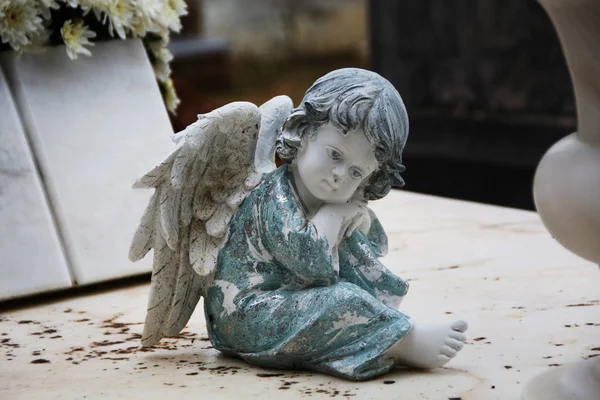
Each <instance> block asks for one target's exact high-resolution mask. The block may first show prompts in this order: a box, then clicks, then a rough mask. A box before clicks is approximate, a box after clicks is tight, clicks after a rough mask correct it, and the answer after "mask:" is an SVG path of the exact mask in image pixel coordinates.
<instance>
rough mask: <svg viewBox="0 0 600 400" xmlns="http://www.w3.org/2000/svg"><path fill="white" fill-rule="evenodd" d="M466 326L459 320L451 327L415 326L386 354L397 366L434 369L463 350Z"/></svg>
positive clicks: (442, 325)
mask: <svg viewBox="0 0 600 400" xmlns="http://www.w3.org/2000/svg"><path fill="white" fill-rule="evenodd" d="M467 328H468V325H467V323H466V322H465V321H462V320H459V321H455V322H453V323H451V324H447V323H445V324H414V325H413V328H412V329H411V330H410V332H409V333H408V334H407V335H406V336H405V337H404V338H402V339H401V340H400V341H398V342H397V343H396V344H394V345H393V346H392V347H391V348H390V349H389V350H388V351H387V353H386V355H387V356H388V357H392V358H393V359H394V360H395V362H396V364H397V365H403V366H407V367H415V368H427V369H429V368H437V367H441V366H442V365H445V364H446V363H447V362H448V361H450V360H451V359H453V358H454V357H455V356H456V354H457V353H458V352H459V351H460V350H461V349H462V348H463V346H464V344H465V341H466V337H465V335H464V332H465V331H466V330H467Z"/></svg>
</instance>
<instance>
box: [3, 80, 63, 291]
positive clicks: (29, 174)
mask: <svg viewBox="0 0 600 400" xmlns="http://www.w3.org/2000/svg"><path fill="white" fill-rule="evenodd" d="M69 286H71V277H70V276H69V269H68V267H67V263H66V262H65V258H64V256H63V252H62V249H61V245H60V242H59V240H58V236H57V234H56V231H55V227H54V223H53V221H52V216H51V214H50V210H49V208H48V205H47V203H46V197H45V194H44V189H43V187H42V184H41V182H40V178H39V176H38V174H37V171H36V168H35V163H34V160H33V157H32V155H31V152H30V150H29V146H28V144H27V140H26V138H25V133H24V131H23V126H22V125H21V120H20V118H19V115H18V113H17V109H16V107H15V104H14V102H13V99H12V97H11V95H10V91H9V90H8V86H7V82H6V79H5V77H4V74H3V73H2V70H0V299H8V298H12V297H17V296H23V295H27V294H31V293H36V292H42V291H46V290H53V289H60V288H66V287H69Z"/></svg>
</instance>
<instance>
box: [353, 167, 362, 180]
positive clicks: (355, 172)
mask: <svg viewBox="0 0 600 400" xmlns="http://www.w3.org/2000/svg"><path fill="white" fill-rule="evenodd" d="M350 175H351V176H352V178H354V179H362V177H363V175H362V172H360V170H359V169H358V168H351V169H350Z"/></svg>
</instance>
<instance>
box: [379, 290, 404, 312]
mask: <svg viewBox="0 0 600 400" xmlns="http://www.w3.org/2000/svg"><path fill="white" fill-rule="evenodd" d="M375 294H376V296H377V298H378V299H379V300H380V301H381V302H382V303H383V304H385V305H386V306H388V307H390V308H393V309H396V310H397V309H398V307H399V306H400V303H401V302H402V300H403V299H404V296H397V295H393V294H389V293H388V292H384V291H383V290H377V291H376V292H375Z"/></svg>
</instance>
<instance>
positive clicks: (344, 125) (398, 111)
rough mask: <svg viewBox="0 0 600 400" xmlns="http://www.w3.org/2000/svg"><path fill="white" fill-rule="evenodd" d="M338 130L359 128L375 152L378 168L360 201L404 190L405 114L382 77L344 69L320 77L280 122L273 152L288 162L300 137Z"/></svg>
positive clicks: (394, 91) (353, 69)
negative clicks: (324, 128) (325, 128)
mask: <svg viewBox="0 0 600 400" xmlns="http://www.w3.org/2000/svg"><path fill="white" fill-rule="evenodd" d="M328 122H329V123H331V124H332V125H333V126H334V127H336V128H337V129H339V130H340V132H342V133H344V134H346V133H347V132H348V131H353V130H357V129H362V130H363V132H364V134H365V136H366V137H367V140H368V141H369V142H370V143H371V144H372V145H373V146H374V148H375V158H376V159H377V161H378V162H379V168H378V169H377V170H376V171H375V172H374V173H373V174H372V175H371V176H370V177H369V179H368V181H367V183H366V185H365V186H364V187H363V190H364V194H363V196H364V199H365V200H376V199H380V198H382V197H384V196H385V195H387V194H388V192H389V191H390V190H391V188H392V186H394V185H396V186H403V185H404V180H403V179H402V177H401V176H400V173H401V172H404V171H405V170H406V168H405V167H404V165H402V150H403V149H404V145H405V144H406V140H407V138H408V115H407V113H406V107H405V106H404V102H403V101H402V98H401V97H400V94H399V93H398V91H397V90H396V89H395V88H394V87H393V86H392V84H391V83H390V82H388V81H387V80H386V79H385V78H383V77H382V76H381V75H379V74H376V73H375V72H371V71H366V70H364V69H359V68H343V69H338V70H335V71H332V72H330V73H328V74H327V75H325V76H323V77H321V78H319V79H318V80H317V81H316V82H315V83H314V84H313V85H312V86H311V87H310V88H309V89H308V90H307V91H306V94H305V95H304V99H302V102H301V103H300V106H299V107H298V108H295V109H294V110H293V111H292V114H291V115H290V116H289V117H288V118H287V120H286V121H285V123H284V124H283V128H282V130H281V132H280V134H279V137H278V139H277V154H278V155H279V157H280V158H281V159H282V160H283V161H284V162H286V163H291V162H292V161H293V160H294V159H295V158H296V156H297V154H298V149H299V148H300V146H301V144H302V139H303V138H304V137H305V135H308V137H312V136H313V135H314V134H315V132H316V131H317V130H318V129H319V127H321V126H322V125H325V124H327V123H328Z"/></svg>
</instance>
